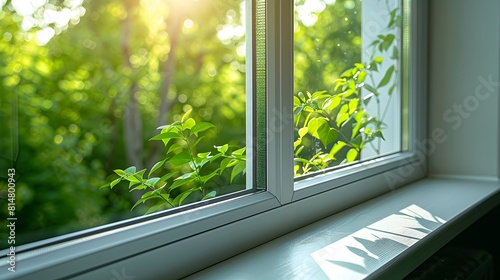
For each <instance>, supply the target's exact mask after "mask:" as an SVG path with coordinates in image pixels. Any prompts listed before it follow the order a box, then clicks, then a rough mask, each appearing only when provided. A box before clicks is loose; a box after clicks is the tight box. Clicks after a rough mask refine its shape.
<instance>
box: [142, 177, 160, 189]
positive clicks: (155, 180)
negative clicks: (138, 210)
mask: <svg viewBox="0 0 500 280" xmlns="http://www.w3.org/2000/svg"><path fill="white" fill-rule="evenodd" d="M158 181H160V178H159V177H154V178H150V179H148V180H146V182H144V184H145V185H149V186H151V187H154V186H155V184H156V183H158Z"/></svg>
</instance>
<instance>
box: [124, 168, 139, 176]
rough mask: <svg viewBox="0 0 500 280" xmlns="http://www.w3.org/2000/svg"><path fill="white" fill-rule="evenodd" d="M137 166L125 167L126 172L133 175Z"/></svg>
mask: <svg viewBox="0 0 500 280" xmlns="http://www.w3.org/2000/svg"><path fill="white" fill-rule="evenodd" d="M136 170H137V169H136V167H135V166H130V167H129V168H127V169H125V174H126V175H133V174H134V173H136Z"/></svg>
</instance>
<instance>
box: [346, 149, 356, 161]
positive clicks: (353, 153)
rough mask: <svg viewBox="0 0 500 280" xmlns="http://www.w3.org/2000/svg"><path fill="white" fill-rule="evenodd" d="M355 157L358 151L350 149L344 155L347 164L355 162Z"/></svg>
mask: <svg viewBox="0 0 500 280" xmlns="http://www.w3.org/2000/svg"><path fill="white" fill-rule="evenodd" d="M357 156H358V151H357V150H356V149H354V148H352V149H350V150H349V151H348V152H347V155H346V159H347V162H353V161H355V160H356V157H357Z"/></svg>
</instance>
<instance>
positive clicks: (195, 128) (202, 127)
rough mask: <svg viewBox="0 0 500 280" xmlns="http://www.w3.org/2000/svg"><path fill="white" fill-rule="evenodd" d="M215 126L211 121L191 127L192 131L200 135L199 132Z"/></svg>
mask: <svg viewBox="0 0 500 280" xmlns="http://www.w3.org/2000/svg"><path fill="white" fill-rule="evenodd" d="M212 127H215V126H214V125H213V124H211V123H209V122H201V123H197V124H196V125H195V126H193V127H192V128H191V133H192V134H194V135H196V136H198V133H200V132H203V131H205V130H207V129H209V128H212Z"/></svg>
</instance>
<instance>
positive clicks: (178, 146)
mask: <svg viewBox="0 0 500 280" xmlns="http://www.w3.org/2000/svg"><path fill="white" fill-rule="evenodd" d="M194 146H196V145H194ZM179 148H182V146H181V145H180V144H178V143H174V144H172V145H171V146H170V148H168V151H167V155H168V154H170V152H173V151H175V150H177V149H179Z"/></svg>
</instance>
